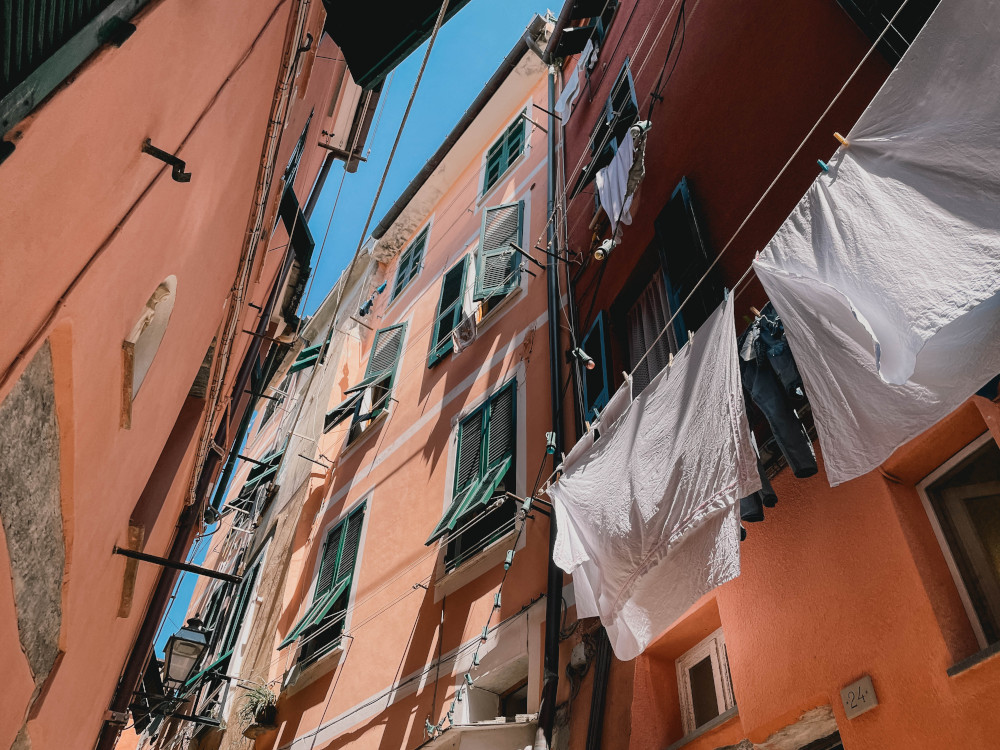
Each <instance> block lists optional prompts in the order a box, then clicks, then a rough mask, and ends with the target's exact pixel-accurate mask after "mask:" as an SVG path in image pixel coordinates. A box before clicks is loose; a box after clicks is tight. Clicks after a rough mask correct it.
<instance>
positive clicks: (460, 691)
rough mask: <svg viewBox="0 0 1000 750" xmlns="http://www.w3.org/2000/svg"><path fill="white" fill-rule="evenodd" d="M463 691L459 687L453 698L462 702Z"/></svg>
mask: <svg viewBox="0 0 1000 750" xmlns="http://www.w3.org/2000/svg"><path fill="white" fill-rule="evenodd" d="M463 692H464V691H463V690H462V688H459V689H458V694H457V695H456V696H455V700H457V701H458V702H459V703H461V702H462V694H463Z"/></svg>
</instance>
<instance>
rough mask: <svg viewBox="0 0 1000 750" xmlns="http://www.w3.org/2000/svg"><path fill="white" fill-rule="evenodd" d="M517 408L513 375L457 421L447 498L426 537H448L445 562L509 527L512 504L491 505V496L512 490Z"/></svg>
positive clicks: (474, 550)
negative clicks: (452, 473) (452, 475)
mask: <svg viewBox="0 0 1000 750" xmlns="http://www.w3.org/2000/svg"><path fill="white" fill-rule="evenodd" d="M516 409H517V384H516V382H515V381H513V380H512V381H511V382H509V383H507V384H506V385H504V386H503V387H502V388H500V389H499V390H498V391H497V392H496V393H494V394H493V395H492V396H490V398H489V399H488V400H487V401H486V403H485V404H483V405H482V406H480V407H479V408H478V409H476V410H475V411H474V412H472V413H471V414H469V415H468V416H467V417H465V418H464V419H463V420H462V421H461V422H460V423H459V427H458V452H457V455H456V457H455V483H454V489H453V494H452V498H453V499H452V503H451V505H450V506H449V507H448V510H447V511H445V514H444V516H443V517H442V518H441V520H440V521H439V522H438V524H437V526H436V527H435V529H434V531H433V533H431V535H430V538H428V540H427V544H433V543H434V542H436V541H438V540H439V539H442V538H445V537H447V539H448V546H447V551H446V553H445V564H446V566H447V567H449V568H455V567H457V566H458V565H460V564H461V563H462V562H464V561H465V560H467V559H469V558H470V557H471V556H472V555H474V554H475V553H477V552H479V551H480V550H482V549H485V548H486V547H487V546H489V545H490V544H491V543H492V542H494V541H496V540H497V539H499V538H500V537H502V536H503V535H504V534H506V533H507V532H509V531H511V530H512V529H513V528H514V518H515V512H516V504H515V503H514V502H513V501H512V500H510V499H509V498H507V499H506V500H503V501H502V503H501V504H500V506H499V507H497V508H492V507H491V501H493V499H494V498H496V497H498V496H502V495H503V494H504V493H505V492H507V491H510V492H513V491H514V479H515V477H516V474H517V471H516V465H515V463H516V461H515V454H516V450H515V448H516V444H517V437H516V435H517V433H516V427H517V419H516V414H517V411H516Z"/></svg>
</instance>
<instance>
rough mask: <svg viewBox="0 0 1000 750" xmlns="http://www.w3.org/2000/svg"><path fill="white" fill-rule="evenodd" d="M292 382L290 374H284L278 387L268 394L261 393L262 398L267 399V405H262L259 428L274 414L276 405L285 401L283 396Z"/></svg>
mask: <svg viewBox="0 0 1000 750" xmlns="http://www.w3.org/2000/svg"><path fill="white" fill-rule="evenodd" d="M291 384H292V375H291V373H289V374H288V375H286V376H285V377H284V378H283V379H282V381H281V383H279V384H278V387H277V388H276V389H275V390H274V391H273V392H272V393H270V394H263V396H262V397H263V398H265V399H266V401H267V406H265V407H264V415H263V416H262V417H261V420H260V429H263V428H264V425H266V424H267V423H268V420H270V419H271V417H273V416H274V412H275V411H277V409H278V407H279V406H281V405H282V404H283V403H284V401H285V396H287V395H288V389H289V388H290V387H291Z"/></svg>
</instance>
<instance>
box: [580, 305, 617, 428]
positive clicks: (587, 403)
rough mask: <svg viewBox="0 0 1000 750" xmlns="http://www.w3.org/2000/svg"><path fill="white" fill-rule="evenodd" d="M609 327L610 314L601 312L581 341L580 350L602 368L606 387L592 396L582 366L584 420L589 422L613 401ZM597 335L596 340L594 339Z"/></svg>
mask: <svg viewBox="0 0 1000 750" xmlns="http://www.w3.org/2000/svg"><path fill="white" fill-rule="evenodd" d="M608 325H609V321H608V314H607V312H605V311H604V310H601V311H600V312H598V313H597V317H595V318H594V322H593V324H592V325H591V326H590V330H589V331H587V335H586V336H584V337H583V338H582V339H581V340H580V348H581V349H583V351H584V352H585V353H586V354H587V355H588V356H590V357H591V358H592V359H593V360H594V362H595V364H596V366H597V367H599V368H600V371H601V377H602V380H603V382H604V387H603V388H602V389H601V391H600V392H599V393H597V394H591V393H590V392H589V389H588V388H587V372H588V370H587V369H586V368H585V367H583V366H582V365H581V366H580V370H581V376H582V377H581V381H582V385H583V405H584V410H585V413H584V419H586V420H587V421H588V422H593V421H594V420H595V419H596V418H597V415H598V414H599V413H600V412H601V411H603V410H604V407H605V406H607V405H608V401H610V400H611V380H612V378H611V368H610V358H611V352H610V347H609V346H608V344H609V334H610V330H609V328H608ZM595 335H596V339H594V336H595ZM595 369H596V368H595Z"/></svg>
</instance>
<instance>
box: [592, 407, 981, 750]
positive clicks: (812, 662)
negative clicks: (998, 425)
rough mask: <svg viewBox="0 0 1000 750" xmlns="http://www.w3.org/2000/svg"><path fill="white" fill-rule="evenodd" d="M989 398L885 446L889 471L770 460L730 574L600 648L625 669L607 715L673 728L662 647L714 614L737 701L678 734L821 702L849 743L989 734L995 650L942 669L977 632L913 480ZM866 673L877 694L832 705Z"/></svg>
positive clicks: (707, 739)
mask: <svg viewBox="0 0 1000 750" xmlns="http://www.w3.org/2000/svg"><path fill="white" fill-rule="evenodd" d="M998 414H1000V406H997V405H995V404H992V403H989V402H987V401H985V400H984V399H973V401H972V402H970V403H969V404H967V405H966V406H965V407H963V409H961V410H959V412H956V414H954V415H953V416H952V417H950V418H949V419H948V420H945V422H943V423H942V424H940V425H938V426H937V427H935V428H934V429H932V430H930V431H929V432H928V433H926V434H925V435H924V436H922V437H921V438H918V439H917V440H915V441H913V443H911V444H909V445H907V446H904V448H902V449H900V450H899V451H897V453H896V454H895V455H894V456H893V458H892V459H891V460H890V462H888V463H890V464H892V465H893V466H894V467H895V468H896V469H897V470H898V471H899V472H900V473H906V474H908V475H910V476H911V477H912V479H910V480H908V481H906V482H904V483H896V482H894V481H891V480H889V479H887V478H885V477H883V476H880V475H879V474H878V473H877V472H873V473H871V474H868V475H865V476H864V477H860V478H858V479H856V480H854V481H852V482H849V483H847V484H844V485H841V486H840V487H837V488H831V487H829V486H828V485H827V483H826V479H825V475H824V473H823V472H822V471H821V472H820V473H819V474H817V475H816V476H814V477H811V478H809V479H804V480H802V479H795V478H794V477H792V476H791V474H790V473H789V472H788V471H784V472H782V473H781V474H780V475H779V476H778V477H777V478H776V480H775V481H774V488H775V491H776V492H777V494H778V497H779V502H778V505H777V507H775V508H774V509H773V510H768V511H767V518H766V520H765V521H764V522H763V523H758V524H749V525H748V537H747V540H746V541H745V542H743V544H742V545H741V549H740V552H741V558H742V559H741V568H742V570H741V573H740V576H739V577H738V578H737V579H736V580H734V581H732V582H730V583H727V584H725V585H723V586H721V587H720V588H719V589H717V591H716V592H714V593H713V594H709V595H708V596H706V597H705V598H703V600H702V601H701V602H699V604H697V605H695V607H693V608H692V610H691V611H690V612H689V613H688V615H686V616H685V617H684V618H682V619H681V620H680V621H679V622H678V623H677V624H675V625H674V626H672V627H671V628H670V629H669V630H668V631H667V632H666V633H664V634H663V635H662V636H661V637H660V638H659V639H658V640H657V641H656V642H655V643H654V644H652V645H651V646H650V647H649V649H648V650H647V652H646V653H645V654H643V655H642V656H640V657H639V658H638V659H637V660H636V661H635V662H632V663H631V664H621V663H620V662H615V665H614V666H615V668H617V669H622V668H624V669H625V670H627V671H628V672H629V673H630V674H631V676H632V680H634V690H635V697H634V698H631V699H626V698H625V697H624V696H622V695H621V693H620V692H619V691H616V690H611V691H609V702H608V711H607V718H606V722H607V721H610V722H612V723H614V722H615V721H620V718H619V717H622V716H626V715H631V716H632V718H633V721H632V722H631V726H630V729H629V730H628V731H627V735H628V738H629V740H628V747H629V748H632V749H633V750H647V749H649V750H653V749H654V748H658V749H661V750H662V748H663V747H665V746H666V745H668V744H670V743H671V742H674V741H676V740H679V739H680V738H681V737H682V735H683V730H682V729H681V725H680V714H679V709H678V705H677V697H676V680H677V678H676V672H675V667H674V661H675V659H676V658H677V657H678V656H680V655H681V654H682V653H684V652H685V651H686V650H687V649H689V648H691V647H692V646H693V645H694V644H695V643H697V642H698V641H700V640H701V639H702V638H704V637H705V636H707V635H708V634H709V633H710V632H712V631H713V630H715V629H716V628H717V627H719V625H720V624H721V626H722V629H723V632H724V635H725V642H726V650H727V653H728V657H729V665H730V670H731V674H732V682H733V691H734V694H735V698H736V703H737V706H738V707H739V715H738V716H737V717H735V718H734V719H731V720H730V721H729V722H727V723H725V724H724V725H722V726H721V727H720V728H718V729H716V730H713V731H711V732H709V733H707V734H705V735H703V736H702V737H700V738H698V739H696V740H693V741H691V742H690V743H689V744H688V745H686V747H689V748H692V750H710V749H711V748H717V747H720V746H722V745H728V744H733V743H736V742H738V741H739V740H741V739H743V738H749V739H750V740H751V741H753V742H756V743H760V742H763V741H765V740H766V739H767V738H768V737H769V736H770V735H771V734H773V733H774V732H776V731H778V730H779V729H781V728H782V727H784V726H786V725H788V724H791V723H794V722H795V721H796V720H797V719H798V718H799V716H800V715H801V714H803V713H804V712H805V711H807V710H809V709H811V708H814V707H817V706H821V705H830V706H832V707H833V711H834V716H835V718H836V721H837V725H838V727H839V731H840V733H841V737H842V738H843V741H844V747H845V748H847V749H848V750H864V749H871V750H875V749H878V750H897V749H899V750H903V749H904V748H915V747H920V748H923V747H927V748H939V747H955V748H959V747H960V748H987V747H992V746H993V745H994V738H995V737H996V736H997V732H998V731H1000V718H998V716H997V714H996V712H994V711H992V710H991V709H990V708H989V706H992V705H993V704H995V702H996V701H997V700H1000V659H998V658H997V657H996V656H994V657H991V658H988V659H986V660H985V661H984V662H982V663H980V664H979V665H977V666H976V667H973V668H971V669H969V670H966V671H964V672H961V673H959V674H958V675H956V676H954V677H949V676H948V674H947V670H948V668H949V667H951V666H952V665H953V664H955V663H956V662H957V661H959V660H961V659H963V658H965V657H968V656H970V655H972V654H973V653H975V652H976V651H977V650H978V646H977V645H976V642H975V638H974V636H973V635H972V631H971V626H970V625H969V621H968V617H967V615H966V613H965V610H964V609H963V608H962V604H961V601H960V600H959V598H958V594H957V590H956V587H955V583H954V580H953V579H952V578H951V575H950V573H949V571H948V569H947V567H946V564H945V561H944V556H943V554H942V552H941V548H940V545H939V544H938V543H937V540H936V538H935V537H934V535H933V532H932V530H931V526H930V522H929V519H928V516H927V513H926V511H925V510H924V508H923V506H922V504H921V502H920V499H919V497H918V495H917V492H916V490H915V487H914V483H915V482H916V481H919V480H920V479H922V478H923V477H924V476H926V475H927V474H928V473H930V472H931V471H933V470H934V469H935V468H937V466H938V465H939V464H940V463H941V462H942V461H943V460H945V459H946V458H947V457H948V456H950V455H952V454H954V453H955V452H957V451H958V450H960V449H961V448H962V447H964V445H965V444H967V443H968V442H969V441H970V440H971V439H973V438H974V437H976V436H978V435H981V434H982V433H983V432H985V431H986V429H987V420H992V419H993V418H995V417H996V416H997V415H998ZM970 435H971V436H972V437H970ZM929 452H932V453H936V454H939V455H936V456H935V457H929ZM716 608H717V613H716ZM613 674H614V670H613ZM865 674H867V675H870V676H871V677H872V680H873V683H874V685H875V690H876V693H877V696H878V701H879V706H878V707H877V708H875V709H874V710H872V711H870V712H868V713H866V714H864V715H862V716H860V717H857V718H855V719H847V718H846V716H845V715H844V711H843V708H842V706H841V702H840V689H841V688H843V687H845V686H846V685H848V684H849V683H851V682H853V681H854V680H855V679H857V678H859V677H861V676H862V675H865ZM644 707H645V708H644ZM651 715H652V716H655V717H656V719H655V720H650V719H648V718H645V717H648V716H651ZM605 738H606V739H607V738H608V734H607V731H606V732H605ZM573 747H582V736H581V735H578V736H577V737H575V738H574V743H573Z"/></svg>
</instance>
